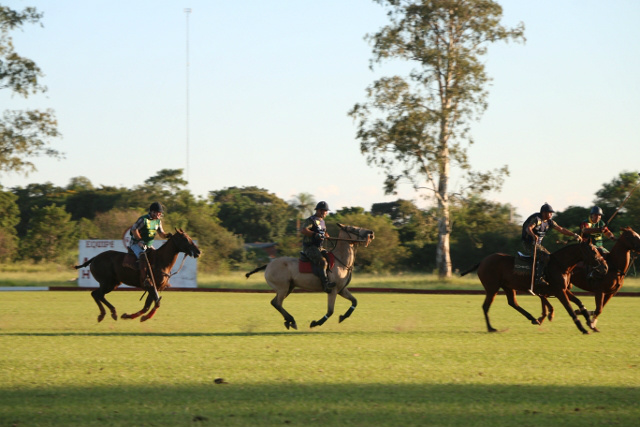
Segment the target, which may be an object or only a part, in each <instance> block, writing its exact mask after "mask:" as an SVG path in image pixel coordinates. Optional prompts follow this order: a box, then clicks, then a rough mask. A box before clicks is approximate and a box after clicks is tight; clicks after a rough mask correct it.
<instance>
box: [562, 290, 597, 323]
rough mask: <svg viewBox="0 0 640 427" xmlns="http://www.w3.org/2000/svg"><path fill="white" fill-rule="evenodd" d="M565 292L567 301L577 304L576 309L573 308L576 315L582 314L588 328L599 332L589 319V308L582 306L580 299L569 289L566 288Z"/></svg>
mask: <svg viewBox="0 0 640 427" xmlns="http://www.w3.org/2000/svg"><path fill="white" fill-rule="evenodd" d="M566 294H567V298H569V301H571V302H572V303H574V304H575V305H577V306H578V309H577V310H574V313H575V314H576V315H578V314H582V315H583V316H584V319H585V320H586V322H587V326H589V328H591V329H592V330H593V331H594V332H600V331H599V330H598V328H596V322H594V321H593V320H592V319H591V313H590V312H589V310H587V307H585V306H584V304H583V303H582V301H580V300H579V299H578V297H577V296H575V295H574V294H573V292H571V291H570V290H567V291H566Z"/></svg>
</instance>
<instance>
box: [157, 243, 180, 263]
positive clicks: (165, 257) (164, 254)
mask: <svg viewBox="0 0 640 427" xmlns="http://www.w3.org/2000/svg"><path fill="white" fill-rule="evenodd" d="M177 259H178V251H177V250H176V249H175V245H174V244H173V243H172V242H171V240H167V241H166V242H165V244H164V245H162V246H160V248H159V249H158V250H156V267H158V268H160V269H161V270H166V269H169V270H171V268H172V267H173V264H175V263H176V260H177Z"/></svg>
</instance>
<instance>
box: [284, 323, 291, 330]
mask: <svg viewBox="0 0 640 427" xmlns="http://www.w3.org/2000/svg"><path fill="white" fill-rule="evenodd" d="M290 326H291V325H290V324H289V322H284V327H285V328H287V330H289V327H290Z"/></svg>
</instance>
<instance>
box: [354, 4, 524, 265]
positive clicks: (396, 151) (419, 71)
mask: <svg viewBox="0 0 640 427" xmlns="http://www.w3.org/2000/svg"><path fill="white" fill-rule="evenodd" d="M375 1H376V2H377V3H380V4H381V5H383V6H387V7H388V8H389V12H388V16H389V17H390V20H391V23H390V24H389V25H387V26H385V27H383V28H382V29H381V30H380V31H379V32H377V33H375V34H369V35H367V39H368V40H369V41H371V42H372V44H373V59H372V64H371V65H372V66H373V64H374V63H375V64H379V63H381V62H383V61H385V60H387V59H392V58H397V59H403V60H408V61H412V63H415V64H416V65H417V68H415V69H413V70H412V71H411V73H410V75H409V79H408V80H407V79H405V78H402V77H400V76H393V77H383V78H380V79H379V80H377V81H375V82H374V83H373V85H371V86H370V87H369V88H368V89H367V97H368V98H369V101H368V102H366V103H364V104H356V105H355V106H354V108H353V109H352V110H351V111H350V112H349V115H350V116H351V117H353V118H354V119H355V120H356V121H357V125H358V132H357V138H358V139H359V140H360V149H361V151H362V153H363V154H365V155H366V156H367V160H368V162H369V163H370V164H373V165H376V166H379V167H381V168H383V169H384V170H385V172H386V180H385V192H386V193H387V194H392V193H395V191H396V189H397V186H398V184H399V182H400V181H401V180H403V179H406V180H408V182H410V183H412V184H413V186H414V188H415V189H416V190H418V189H420V188H426V189H428V190H430V192H431V194H432V196H433V197H434V198H435V200H436V202H437V215H438V246H437V251H436V263H437V265H438V273H439V275H440V276H441V277H450V276H451V259H450V255H449V238H450V237H449V236H450V233H451V228H450V226H451V224H450V218H449V202H450V198H451V197H452V196H453V195H454V193H453V192H452V191H450V190H449V178H450V173H451V172H450V170H451V165H452V163H453V164H454V165H456V166H457V167H458V168H459V169H460V171H461V172H462V175H463V176H462V177H461V178H464V182H465V183H466V184H467V187H466V188H464V189H462V190H460V191H467V192H470V191H473V192H475V193H476V194H480V193H482V192H484V191H488V190H491V189H499V188H500V186H501V184H502V180H503V177H504V176H505V175H508V169H507V168H506V166H505V167H502V168H501V169H499V170H496V171H493V172H486V173H481V172H474V171H472V170H471V167H470V164H469V162H468V159H467V149H466V147H465V146H463V142H467V143H469V144H471V143H473V141H472V140H471V138H470V136H469V132H468V131H469V122H470V121H471V120H474V119H477V118H479V116H480V115H481V113H482V112H483V111H484V110H485V109H486V107H487V103H486V98H487V92H486V90H485V89H484V88H485V86H486V85H487V83H488V82H489V81H490V79H489V77H488V76H487V75H486V74H485V67H484V64H483V63H482V62H481V60H480V59H481V57H482V56H483V55H485V54H486V52H487V44H488V43H490V42H496V41H500V40H505V41H508V40H515V41H519V40H524V36H523V33H524V25H523V24H522V23H521V24H520V25H519V26H518V27H516V28H514V29H508V28H505V27H504V26H502V25H501V24H500V19H501V17H502V8H501V7H500V5H498V4H497V3H495V2H494V1H491V0H422V1H418V0H375Z"/></svg>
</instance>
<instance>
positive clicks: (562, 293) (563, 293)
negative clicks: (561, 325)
mask: <svg viewBox="0 0 640 427" xmlns="http://www.w3.org/2000/svg"><path fill="white" fill-rule="evenodd" d="M569 293H570V292H568V291H567V290H566V289H562V290H559V291H558V292H557V293H556V298H558V300H559V301H560V302H561V303H562V305H563V306H564V308H565V310H567V313H569V316H571V318H572V319H573V322H574V323H575V324H576V327H577V328H578V329H579V330H580V332H582V333H583V334H585V335H586V334H588V333H589V331H587V330H586V329H585V328H584V326H582V322H580V319H578V316H576V313H575V312H574V311H573V308H572V307H571V304H570V303H569V296H568V294H569ZM573 297H574V298H575V299H576V300H578V298H576V296H575V295H574V296H573ZM578 302H579V303H580V305H582V302H580V300H578ZM583 307H584V306H583ZM585 311H586V309H585ZM583 314H584V313H583ZM588 316H589V312H587V318H588Z"/></svg>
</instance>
